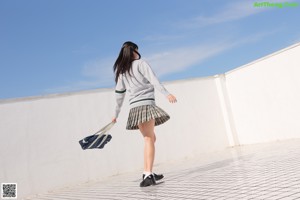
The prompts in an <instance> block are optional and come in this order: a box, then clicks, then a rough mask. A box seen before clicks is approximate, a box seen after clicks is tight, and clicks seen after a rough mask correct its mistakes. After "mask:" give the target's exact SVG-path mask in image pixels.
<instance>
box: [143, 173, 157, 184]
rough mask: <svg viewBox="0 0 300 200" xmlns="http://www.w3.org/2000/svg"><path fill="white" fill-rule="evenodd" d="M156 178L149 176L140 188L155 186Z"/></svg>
mask: <svg viewBox="0 0 300 200" xmlns="http://www.w3.org/2000/svg"><path fill="white" fill-rule="evenodd" d="M155 184H156V182H155V178H154V176H153V175H152V174H151V175H149V176H147V177H146V178H145V179H144V180H143V181H142V182H141V183H140V187H148V186H151V185H155Z"/></svg>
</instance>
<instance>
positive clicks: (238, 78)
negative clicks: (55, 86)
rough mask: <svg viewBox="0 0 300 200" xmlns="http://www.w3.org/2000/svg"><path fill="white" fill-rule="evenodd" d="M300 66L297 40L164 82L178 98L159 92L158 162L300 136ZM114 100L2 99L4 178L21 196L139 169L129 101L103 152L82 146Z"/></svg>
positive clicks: (108, 94)
mask: <svg viewBox="0 0 300 200" xmlns="http://www.w3.org/2000/svg"><path fill="white" fill-rule="evenodd" d="M299 67H300V43H299V44H296V45H294V46H291V47H289V48H287V49H284V50H282V51H279V52H276V53H274V54H272V55H270V56H267V57H265V58H263V59H260V60H258V61H255V62H253V63H250V64H248V65H246V66H243V67H241V68H238V69H236V70H233V71H231V72H228V73H226V74H223V75H217V76H215V77H207V78H199V79H191V80H186V81H175V82H170V83H167V84H165V86H166V87H167V89H168V90H169V91H170V92H171V93H174V94H175V95H176V96H177V98H178V103H177V104H169V103H168V102H167V100H166V99H165V98H164V97H163V96H162V95H161V94H157V104H158V105H159V106H160V107H162V108H163V109H164V110H165V111H167V112H168V113H169V114H170V115H171V120H170V121H169V122H167V123H166V124H164V125H161V126H158V127H157V128H156V133H157V139H158V140H157V154H156V163H163V162H167V161H172V160H180V159H183V158H186V157H193V156H196V155H198V154H201V153H209V152H213V151H218V150H222V149H224V148H226V147H228V146H234V145H239V144H251V143H260V142H269V141H274V140H283V139H290V138H300V131H299V130H300V123H299V113H300V103H299V102H300V93H299V91H300V79H299V78H298V77H299V73H300V68H299ZM114 102H115V100H114V91H113V90H112V89H109V90H105V89H102V90H95V91H86V92H79V93H71V94H62V95H51V96H45V97H36V98H25V99H18V100H7V101H0V142H1V143H0V144H1V145H0V182H1V183H4V182H14V183H18V195H19V197H20V198H22V197H24V196H28V195H30V194H37V193H43V192H45V191H48V190H52V189H55V188H60V187H64V186H69V185H73V184H77V183H81V182H85V181H89V180H95V179H101V178H104V177H107V176H111V175H114V174H118V173H124V172H127V171H133V170H137V169H140V170H142V166H143V139H142V137H141V135H140V134H139V133H138V131H127V130H125V126H126V120H127V114H128V111H129V109H128V103H126V102H127V99H125V102H124V104H125V105H124V107H123V110H122V112H121V114H120V117H119V120H118V123H117V125H115V127H114V128H113V129H112V130H111V134H112V136H113V139H112V141H111V142H110V143H108V144H107V146H106V147H105V148H104V149H103V150H86V151H83V150H81V148H80V146H79V144H78V140H80V139H82V138H83V137H85V136H87V135H90V134H92V133H94V132H95V131H97V130H98V129H99V128H101V127H102V126H104V125H105V124H107V123H108V122H109V121H110V120H111V117H112V113H113V110H114V105H115V103H114ZM170 167H171V166H170ZM139 176H140V175H138V174H137V178H138V177H139Z"/></svg>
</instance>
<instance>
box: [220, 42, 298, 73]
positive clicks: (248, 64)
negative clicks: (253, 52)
mask: <svg viewBox="0 0 300 200" xmlns="http://www.w3.org/2000/svg"><path fill="white" fill-rule="evenodd" d="M298 46H300V42H298V43H296V44H293V45H291V46H288V47H286V48H284V49H281V50H279V51H275V52H274V53H271V54H269V55H266V56H264V57H261V58H259V59H256V60H254V61H252V62H250V63H247V64H245V65H242V66H239V67H236V68H234V69H232V70H229V71H228V72H225V76H226V75H228V74H231V73H233V72H235V71H237V70H241V69H243V68H245V67H248V66H250V65H253V64H255V63H258V62H260V61H263V60H266V59H268V58H270V57H273V56H276V55H278V54H281V53H283V52H285V51H288V50H291V49H293V48H296V47H298Z"/></svg>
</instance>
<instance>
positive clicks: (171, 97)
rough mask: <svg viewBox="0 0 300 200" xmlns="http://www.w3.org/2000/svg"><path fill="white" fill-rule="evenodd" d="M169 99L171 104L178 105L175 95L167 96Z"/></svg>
mask: <svg viewBox="0 0 300 200" xmlns="http://www.w3.org/2000/svg"><path fill="white" fill-rule="evenodd" d="M167 98H168V100H169V102H170V103H176V102H177V99H176V97H175V96H174V95H172V94H169V95H168V96H167Z"/></svg>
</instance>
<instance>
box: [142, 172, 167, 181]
mask: <svg viewBox="0 0 300 200" xmlns="http://www.w3.org/2000/svg"><path fill="white" fill-rule="evenodd" d="M153 175H154V178H155V180H156V181H159V180H161V179H163V178H164V175H162V174H155V173H153ZM144 178H145V174H143V180H144Z"/></svg>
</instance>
